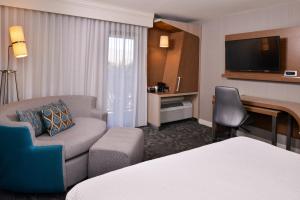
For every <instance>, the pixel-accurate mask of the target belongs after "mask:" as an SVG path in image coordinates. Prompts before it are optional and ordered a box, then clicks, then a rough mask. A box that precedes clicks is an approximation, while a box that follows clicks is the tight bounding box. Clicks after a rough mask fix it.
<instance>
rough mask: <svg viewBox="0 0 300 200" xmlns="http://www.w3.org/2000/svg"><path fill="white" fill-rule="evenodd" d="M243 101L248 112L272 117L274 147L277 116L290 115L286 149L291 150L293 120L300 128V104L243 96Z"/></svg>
mask: <svg viewBox="0 0 300 200" xmlns="http://www.w3.org/2000/svg"><path fill="white" fill-rule="evenodd" d="M213 101H214V100H213ZM241 101H242V103H243V104H244V105H245V108H246V110H248V111H249V112H254V113H259V114H263V115H268V116H272V132H273V134H272V144H274V145H276V143H277V141H276V139H277V131H276V129H277V116H278V115H279V114H280V113H286V114H288V128H287V142H286V149H287V150H290V149H291V138H292V132H293V119H295V121H296V123H297V124H298V126H299V125H300V103H296V102H289V101H281V100H274V99H267V98H261V97H253V96H247V95H241ZM274 130H275V133H274ZM298 134H300V132H298Z"/></svg>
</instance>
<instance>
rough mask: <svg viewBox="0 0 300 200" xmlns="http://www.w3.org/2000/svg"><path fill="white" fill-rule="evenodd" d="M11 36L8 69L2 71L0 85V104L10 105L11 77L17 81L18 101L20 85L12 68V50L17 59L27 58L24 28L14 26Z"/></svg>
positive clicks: (11, 29)
mask: <svg viewBox="0 0 300 200" xmlns="http://www.w3.org/2000/svg"><path fill="white" fill-rule="evenodd" d="M9 35H10V40H11V44H10V45H9V46H8V49H7V68H6V69H5V70H0V71H1V84H0V101H1V102H0V103H1V104H7V103H9V98H8V97H9V93H8V90H9V81H8V78H9V75H10V74H12V75H13V77H14V81H15V86H16V93H17V100H18V101H19V92H18V83H17V75H16V74H17V71H16V70H13V69H12V68H11V66H10V49H11V48H12V49H13V53H14V55H15V57H16V58H24V57H26V56H27V48H26V42H25V37H24V32H23V28H22V26H12V27H10V28H9Z"/></svg>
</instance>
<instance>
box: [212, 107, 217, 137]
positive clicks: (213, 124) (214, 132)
mask: <svg viewBox="0 0 300 200" xmlns="http://www.w3.org/2000/svg"><path fill="white" fill-rule="evenodd" d="M214 109H215V106H214V105H213V117H212V142H216V141H217V133H216V123H215V122H214V113H215V112H214Z"/></svg>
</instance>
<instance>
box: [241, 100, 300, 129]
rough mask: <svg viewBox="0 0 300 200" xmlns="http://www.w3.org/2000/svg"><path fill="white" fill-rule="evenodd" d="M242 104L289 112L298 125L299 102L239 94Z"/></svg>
mask: <svg viewBox="0 0 300 200" xmlns="http://www.w3.org/2000/svg"><path fill="white" fill-rule="evenodd" d="M241 100H242V102H243V104H245V105H248V106H255V107H262V108H269V109H273V110H280V111H284V112H287V113H289V114H290V115H291V116H292V117H293V118H294V119H295V120H296V121H297V123H298V125H299V126H300V103H296V102H290V101H281V100H274V99H267V98H261V97H253V96H247V95H241Z"/></svg>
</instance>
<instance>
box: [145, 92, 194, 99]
mask: <svg viewBox="0 0 300 200" xmlns="http://www.w3.org/2000/svg"><path fill="white" fill-rule="evenodd" d="M148 94H151V95H158V96H159V97H161V98H163V97H180V96H192V95H198V92H186V93H168V92H159V93H148Z"/></svg>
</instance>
